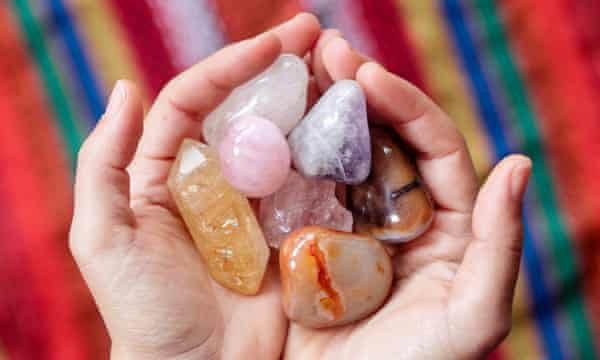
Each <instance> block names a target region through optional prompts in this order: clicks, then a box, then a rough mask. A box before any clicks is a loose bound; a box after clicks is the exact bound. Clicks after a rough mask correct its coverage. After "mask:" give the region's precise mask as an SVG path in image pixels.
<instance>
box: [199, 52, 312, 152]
mask: <svg viewBox="0 0 600 360" xmlns="http://www.w3.org/2000/svg"><path fill="white" fill-rule="evenodd" d="M307 91H308V69H307V68H306V64H305V63H304V61H303V60H302V59H301V58H299V57H298V56H296V55H291V54H283V55H281V56H280V57H279V58H278V59H277V60H276V61H275V62H274V63H273V64H272V65H271V66H270V67H269V68H268V69H267V70H265V71H264V72H262V73H261V74H259V75H258V76H256V77H255V78H253V79H252V80H249V81H248V82H246V83H245V84H243V85H241V86H239V87H238V88H236V89H235V90H234V91H232V92H231V94H230V95H229V96H228V97H227V99H225V101H223V102H222V103H221V104H220V105H219V106H218V107H217V108H216V109H215V110H214V111H213V112H211V113H210V114H209V115H208V116H207V117H206V118H205V119H204V123H203V132H204V138H205V139H206V141H207V142H208V143H209V144H210V145H218V144H219V143H220V142H221V140H222V139H223V136H224V134H225V130H226V129H227V128H228V127H229V126H230V125H231V123H232V122H234V121H236V120H235V119H236V118H238V117H239V116H240V115H257V116H260V117H264V118H266V119H269V120H271V121H272V122H273V123H275V124H276V125H277V126H278V127H279V128H280V129H281V131H282V132H283V133H284V135H285V134H288V133H289V132H290V131H291V130H292V129H293V128H294V127H295V126H296V124H297V123H298V122H299V121H300V119H302V116H303V115H304V111H305V110H306V97H307Z"/></svg>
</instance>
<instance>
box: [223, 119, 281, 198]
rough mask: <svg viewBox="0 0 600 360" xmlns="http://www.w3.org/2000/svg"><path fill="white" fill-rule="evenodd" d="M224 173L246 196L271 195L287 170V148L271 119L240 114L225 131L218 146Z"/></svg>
mask: <svg viewBox="0 0 600 360" xmlns="http://www.w3.org/2000/svg"><path fill="white" fill-rule="evenodd" d="M219 159H220V160H221V170H222V171H223V176H225V179H227V181H229V183H230V184H231V185H233V187H235V188H236V189H238V190H239V191H241V192H242V193H244V194H245V195H246V196H248V197H252V198H260V197H264V196H267V195H271V194H272V193H274V192H275V191H277V189H279V188H280V187H281V185H282V184H283V182H284V181H285V180H286V178H287V177H288V174H289V172H290V163H291V159H290V149H289V147H288V143H287V141H286V139H285V137H284V136H283V134H282V133H281V130H279V128H278V127H277V126H275V124H273V123H272V122H271V121H269V120H267V119H264V118H261V117H258V116H253V115H242V116H241V117H240V119H239V120H238V121H236V122H235V123H233V125H231V126H230V127H229V128H228V129H227V131H226V132H225V137H224V138H223V141H222V142H221V145H220V146H219Z"/></svg>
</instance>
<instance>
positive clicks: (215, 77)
mask: <svg viewBox="0 0 600 360" xmlns="http://www.w3.org/2000/svg"><path fill="white" fill-rule="evenodd" d="M280 50H281V42H280V41H279V39H278V38H277V37H276V36H275V35H273V34H263V35H260V36H258V37H257V38H254V39H250V40H245V41H242V42H240V43H236V44H234V45H230V46H228V47H226V48H224V49H222V50H220V51H218V52H217V53H215V54H214V55H212V56H210V57H208V58H207V59H205V60H204V61H202V62H200V63H198V64H196V65H195V66H193V67H191V68H190V69H188V70H187V71H185V72H183V73H182V74H180V75H179V76H177V77H176V78H175V79H173V80H172V81H171V82H170V83H169V84H168V85H167V86H166V87H165V88H164V89H163V90H162V91H161V93H160V95H159V96H158V98H157V100H156V102H155V103H154V105H153V106H152V108H151V110H150V112H149V113H148V117H147V119H146V124H145V129H144V135H143V136H142V140H141V143H140V150H139V151H140V154H139V155H140V156H141V157H142V158H145V159H149V160H169V159H172V158H174V157H175V155H176V153H177V150H178V149H179V145H180V144H181V142H182V140H183V139H184V138H187V137H190V138H200V133H201V125H200V121H201V119H203V118H204V117H205V116H206V115H207V114H208V113H209V112H210V111H212V110H213V109H214V108H215V107H216V106H217V105H218V104H219V103H220V102H221V101H223V99H224V98H225V97H226V96H227V95H228V94H229V93H230V92H231V90H233V89H234V88H235V87H236V86H239V85H241V84H243V83H244V82H246V81H247V80H250V79H251V78H252V77H254V76H256V75H257V74H259V73H260V72H261V71H263V70H265V69H266V68H267V67H268V66H269V65H270V64H272V63H273V61H274V60H275V59H276V58H277V56H278V55H279V54H280Z"/></svg>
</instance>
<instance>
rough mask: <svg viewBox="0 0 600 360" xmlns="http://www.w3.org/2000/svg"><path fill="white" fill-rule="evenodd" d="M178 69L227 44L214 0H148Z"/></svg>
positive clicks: (184, 67)
mask: <svg viewBox="0 0 600 360" xmlns="http://www.w3.org/2000/svg"><path fill="white" fill-rule="evenodd" d="M147 2H148V5H149V7H150V8H151V9H152V14H153V16H154V18H155V19H156V23H157V26H158V27H159V29H160V31H161V33H162V35H163V38H164V40H165V44H166V46H167V49H168V51H169V53H170V54H171V58H172V59H173V61H174V63H175V66H176V67H177V69H178V70H183V69H186V68H188V67H190V66H192V65H193V64H195V63H196V62H198V61H200V60H201V59H203V58H205V57H206V56H208V55H210V54H212V53H213V52H215V51H216V50H218V49H220V48H221V47H223V45H224V44H225V38H224V33H223V30H222V26H221V24H220V23H219V20H218V16H217V15H216V12H215V9H214V8H213V6H212V4H211V3H212V2H211V1H210V0H176V1H164V0H147Z"/></svg>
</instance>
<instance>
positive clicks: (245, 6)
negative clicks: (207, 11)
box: [215, 0, 301, 41]
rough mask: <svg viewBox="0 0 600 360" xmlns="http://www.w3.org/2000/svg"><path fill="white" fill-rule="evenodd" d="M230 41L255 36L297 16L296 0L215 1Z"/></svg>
mask: <svg viewBox="0 0 600 360" xmlns="http://www.w3.org/2000/svg"><path fill="white" fill-rule="evenodd" d="M215 3H216V5H217V11H218V12H219V15H220V18H221V20H222V21H223V25H224V26H225V34H226V35H227V37H228V39H229V40H230V41H239V40H243V39H246V38H249V37H251V36H254V35H257V34H259V33H261V32H262V31H265V30H267V29H269V28H271V27H273V26H275V25H277V24H279V23H281V22H283V21H285V20H287V19H290V18H291V17H292V16H294V15H295V14H297V13H298V12H299V11H300V10H301V8H300V5H299V4H298V2H297V1H296V0H244V1H239V0H215Z"/></svg>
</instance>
